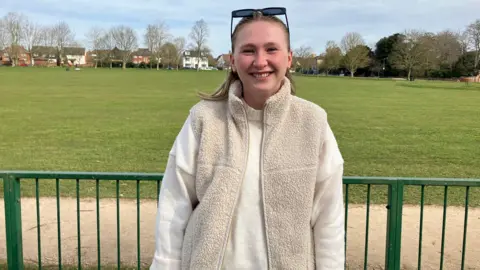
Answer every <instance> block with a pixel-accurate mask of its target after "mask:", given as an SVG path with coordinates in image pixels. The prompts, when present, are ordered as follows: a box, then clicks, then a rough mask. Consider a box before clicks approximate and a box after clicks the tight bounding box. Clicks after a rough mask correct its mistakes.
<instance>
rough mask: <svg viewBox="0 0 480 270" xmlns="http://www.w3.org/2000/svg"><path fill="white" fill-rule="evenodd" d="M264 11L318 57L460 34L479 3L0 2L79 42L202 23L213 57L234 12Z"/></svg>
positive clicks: (3, 9)
mask: <svg viewBox="0 0 480 270" xmlns="http://www.w3.org/2000/svg"><path fill="white" fill-rule="evenodd" d="M259 3H261V5H259ZM268 6H283V7H286V8H287V13H288V14H287V15H288V21H289V24H290V28H291V35H292V46H293V47H294V48H295V47H299V46H301V45H309V46H311V47H312V48H314V50H315V52H316V53H317V54H318V53H321V52H323V51H324V49H325V44H326V42H327V41H328V40H335V41H337V42H339V41H340V40H341V38H342V36H343V35H344V34H345V33H346V32H349V31H357V32H359V33H360V34H361V35H362V36H363V37H364V39H365V41H366V43H367V45H370V46H374V44H375V42H376V41H377V40H378V39H379V38H381V37H384V36H388V35H390V34H392V33H395V32H401V31H403V30H404V29H408V28H415V29H423V30H427V31H432V32H437V31H441V30H444V29H450V30H453V31H460V30H463V29H464V28H465V26H466V25H468V24H469V23H471V22H473V21H474V20H476V19H480V12H479V10H480V0H395V1H393V0H391V1H390V0H364V1H358V0H355V1H354V0H343V1H338V0H283V1H271V0H263V1H258V0H256V1H253V0H245V1H235V2H231V1H218V0H217V1H213V0H134V1H132V0H1V4H0V15H1V16H3V15H5V14H6V13H7V12H9V11H16V12H21V13H23V14H25V15H27V16H28V17H29V18H31V19H33V20H35V21H37V22H39V23H42V24H53V23H56V22H58V21H60V20H64V21H66V22H67V23H68V24H69V25H70V27H71V28H72V30H73V31H74V32H75V33H76V39H77V40H78V41H80V42H84V40H85V33H86V32H87V31H88V29H89V28H90V27H92V26H100V27H104V28H108V27H111V26H113V25H118V24H125V25H129V26H131V27H133V28H134V29H135V30H136V31H137V35H138V38H139V45H140V46H141V47H145V44H144V40H143V33H144V31H145V30H144V29H145V28H146V26H147V24H149V23H154V22H155V21H156V20H164V21H165V22H166V23H167V24H168V26H169V28H170V32H171V33H172V34H173V35H175V36H184V37H185V38H188V34H189V32H190V30H191V27H192V25H193V24H194V22H195V21H196V20H199V19H204V20H205V21H206V22H207V23H208V26H209V28H210V37H209V39H208V45H209V47H210V48H212V50H213V55H214V56H217V55H219V54H221V53H228V50H229V48H230V43H229V35H230V15H231V11H232V10H234V9H240V8H263V7H268Z"/></svg>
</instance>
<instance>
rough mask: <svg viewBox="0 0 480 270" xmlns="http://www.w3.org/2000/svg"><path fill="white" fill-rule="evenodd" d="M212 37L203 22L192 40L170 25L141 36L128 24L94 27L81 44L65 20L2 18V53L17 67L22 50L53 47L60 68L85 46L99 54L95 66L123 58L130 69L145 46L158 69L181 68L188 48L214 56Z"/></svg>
mask: <svg viewBox="0 0 480 270" xmlns="http://www.w3.org/2000/svg"><path fill="white" fill-rule="evenodd" d="M209 35H210V31H209V28H208V25H207V23H206V22H205V21H204V20H203V19H201V20H198V21H196V22H195V23H194V25H193V26H192V29H191V32H190V34H189V36H188V38H189V39H188V40H187V39H186V38H185V37H182V36H174V35H173V34H172V33H170V31H169V27H168V25H167V24H166V23H165V22H164V21H161V20H159V21H156V22H154V23H152V24H148V25H147V27H146V28H145V31H144V32H143V33H141V34H140V35H138V33H137V32H136V31H135V30H134V29H133V28H132V27H130V26H128V25H116V26H113V27H111V28H108V29H105V28H101V27H98V26H94V27H92V28H91V29H89V31H88V32H87V33H86V34H85V37H84V38H83V42H81V41H79V40H78V39H77V37H76V35H75V32H74V31H73V30H72V29H71V27H70V26H69V25H68V24H67V23H66V22H64V21H60V22H58V23H56V24H53V25H42V24H39V23H37V22H34V21H32V20H31V19H30V18H28V17H27V16H25V15H24V14H22V13H17V12H8V13H7V14H6V15H4V16H3V17H1V18H0V50H2V49H5V50H6V51H7V53H8V55H9V57H10V59H12V65H13V66H15V65H16V63H17V61H18V59H19V54H20V52H21V49H20V47H23V48H24V49H25V50H26V51H27V52H29V53H35V51H34V48H35V47H38V46H43V47H49V48H53V51H52V52H51V53H52V54H54V55H55V58H56V59H57V65H60V63H61V62H62V61H65V62H66V61H67V59H66V53H65V48H67V47H83V46H82V43H83V44H85V45H87V46H88V47H89V49H90V50H91V51H92V52H93V53H94V54H95V57H94V61H95V67H97V65H98V64H99V63H100V64H104V63H107V64H109V65H110V66H111V65H112V60H113V58H120V60H121V61H122V67H123V68H126V64H127V63H128V62H129V61H130V58H131V56H132V53H134V52H135V51H136V50H138V49H139V47H140V46H141V45H144V46H145V47H146V48H147V49H148V53H149V55H150V60H151V62H152V63H154V64H155V65H156V67H157V69H158V68H159V65H160V61H159V60H160V59H162V64H163V65H165V64H169V65H172V66H177V67H178V64H179V61H180V59H181V55H182V53H183V52H184V51H185V50H187V49H188V50H191V51H192V52H194V53H196V54H198V55H200V54H203V55H208V54H210V52H211V50H210V48H209V47H208V46H207V42H208V37H209ZM187 42H188V43H187ZM114 48H117V49H118V54H117V55H112V53H111V51H112V50H113V49H114Z"/></svg>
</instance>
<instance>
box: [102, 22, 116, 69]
mask: <svg viewBox="0 0 480 270" xmlns="http://www.w3.org/2000/svg"><path fill="white" fill-rule="evenodd" d="M99 45H100V48H99V51H98V57H99V58H100V59H101V61H102V63H103V62H109V64H110V68H112V66H113V61H112V60H113V58H114V55H113V54H112V50H113V49H114V47H115V40H114V39H113V35H112V32H111V31H108V32H106V33H104V35H103V36H102V37H101V38H100V42H99Z"/></svg>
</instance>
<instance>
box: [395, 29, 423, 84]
mask: <svg viewBox="0 0 480 270" xmlns="http://www.w3.org/2000/svg"><path fill="white" fill-rule="evenodd" d="M424 36H425V35H424V33H422V32H420V31H417V30H407V31H405V32H404V34H403V36H402V37H401V38H400V41H399V42H398V43H396V44H395V46H394V48H393V52H392V55H391V57H389V62H390V63H391V64H392V65H393V66H395V67H396V68H398V69H404V70H406V71H407V73H408V75H407V78H408V80H410V78H411V75H412V72H413V71H414V70H415V69H418V68H420V67H421V66H422V64H423V63H424V57H425V54H426V52H427V49H426V48H427V47H426V46H425V44H424V43H423V42H422V37H424Z"/></svg>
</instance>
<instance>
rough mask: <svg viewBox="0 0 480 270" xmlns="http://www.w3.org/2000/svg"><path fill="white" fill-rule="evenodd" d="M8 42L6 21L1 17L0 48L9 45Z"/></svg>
mask: <svg viewBox="0 0 480 270" xmlns="http://www.w3.org/2000/svg"><path fill="white" fill-rule="evenodd" d="M7 44H8V36H7V30H6V26H5V22H4V20H3V19H1V18H0V50H3V49H4V48H5V47H7Z"/></svg>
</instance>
